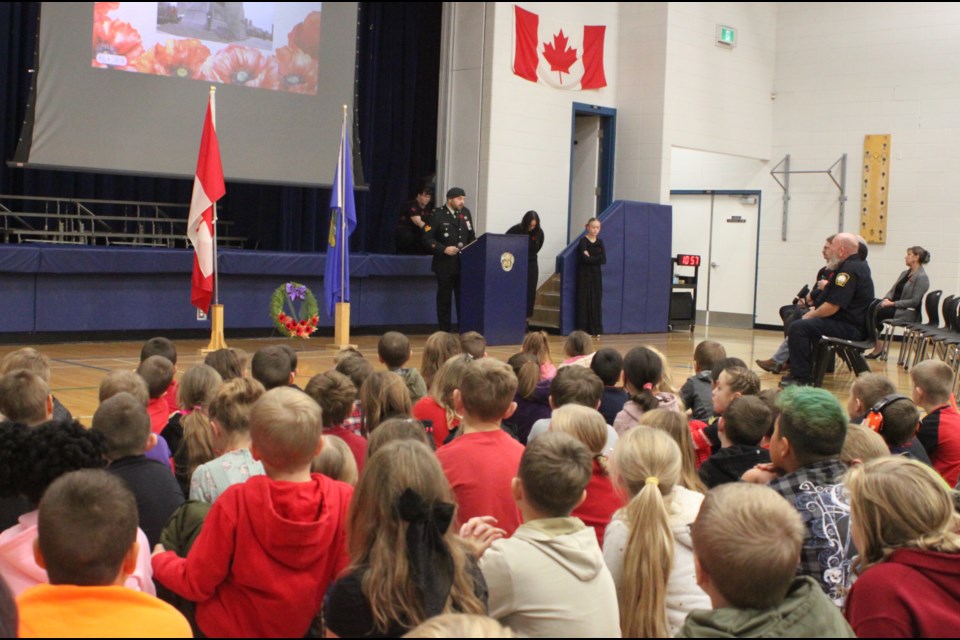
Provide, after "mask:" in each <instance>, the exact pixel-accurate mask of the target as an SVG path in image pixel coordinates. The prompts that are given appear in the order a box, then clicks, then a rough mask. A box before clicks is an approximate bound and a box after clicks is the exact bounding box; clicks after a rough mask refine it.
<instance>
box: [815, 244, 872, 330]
mask: <svg viewBox="0 0 960 640" xmlns="http://www.w3.org/2000/svg"><path fill="white" fill-rule="evenodd" d="M873 300H874V295H873V277H872V276H871V275H870V267H869V265H867V263H866V262H864V261H863V260H861V259H860V256H858V255H856V254H854V255H851V256H849V257H848V258H847V259H846V260H844V261H843V262H842V263H840V266H838V267H837V270H836V272H835V274H834V276H833V280H831V281H830V284H828V285H827V287H826V288H825V289H824V290H823V294H822V295H821V296H820V299H819V300H818V304H823V303H824V302H830V303H833V304H835V305H837V306H838V307H840V308H839V309H838V310H837V312H836V313H835V314H833V316H832V317H833V318H834V319H836V320H840V321H841V322H847V323H849V324H852V325H854V326H855V327H857V328H858V329H862V328H863V327H865V326H866V324H867V307H869V306H870V303H871V302H873Z"/></svg>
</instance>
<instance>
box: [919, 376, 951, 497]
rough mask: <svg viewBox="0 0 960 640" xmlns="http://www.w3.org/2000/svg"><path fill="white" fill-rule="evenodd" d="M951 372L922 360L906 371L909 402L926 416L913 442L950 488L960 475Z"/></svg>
mask: <svg viewBox="0 0 960 640" xmlns="http://www.w3.org/2000/svg"><path fill="white" fill-rule="evenodd" d="M953 377H954V375H953V370H952V369H951V368H950V365H948V364H947V363H946V362H943V361H942V360H924V361H923V362H921V363H920V364H918V365H915V366H914V367H913V369H911V370H910V380H911V381H912V382H913V401H914V402H915V403H916V404H917V406H918V407H920V408H921V409H923V410H924V412H926V414H927V415H925V416H924V418H923V420H921V421H920V429H919V430H918V431H917V440H919V441H920V444H921V445H923V448H924V450H925V451H926V452H927V455H928V456H929V457H930V462H931V464H932V465H933V468H934V469H936V470H937V473H939V474H940V475H941V476H943V479H944V480H946V481H947V484H948V485H950V486H951V487H955V486H956V485H957V479H958V476H960V413H958V412H957V409H956V407H955V406H954V404H953V403H952V401H951V393H952V391H953Z"/></svg>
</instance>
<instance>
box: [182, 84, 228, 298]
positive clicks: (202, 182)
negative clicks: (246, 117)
mask: <svg viewBox="0 0 960 640" xmlns="http://www.w3.org/2000/svg"><path fill="white" fill-rule="evenodd" d="M216 119H217V117H216V103H215V102H214V97H213V94H212V93H211V94H210V101H209V102H208V103H207V115H206V117H205V118H204V120H203V134H202V135H201V137H200V156H199V158H198V159H197V173H196V175H195V176H194V179H193V197H192V198H191V200H190V214H189V215H188V217H187V237H188V238H190V243H191V244H192V245H193V250H194V257H193V280H192V283H191V288H190V302H191V303H193V306H195V307H196V308H198V309H200V310H201V311H203V312H204V313H207V312H209V311H210V302H211V300H212V299H213V276H214V265H213V261H214V256H215V255H216V253H215V251H214V246H213V242H214V237H215V236H214V233H213V226H214V225H215V224H217V221H216V219H215V218H214V215H213V204H214V203H215V202H216V201H217V200H219V199H220V198H222V197H223V196H224V194H225V193H226V192H227V191H226V188H225V186H224V183H223V166H222V165H221V164H220V145H219V144H218V143H217V129H216V125H215V123H216Z"/></svg>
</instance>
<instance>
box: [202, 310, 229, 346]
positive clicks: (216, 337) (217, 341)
mask: <svg viewBox="0 0 960 640" xmlns="http://www.w3.org/2000/svg"><path fill="white" fill-rule="evenodd" d="M226 348H227V341H226V340H224V338H223V305H222V304H213V305H210V344H208V345H207V348H206V349H200V353H210V352H211V351H218V350H220V349H226Z"/></svg>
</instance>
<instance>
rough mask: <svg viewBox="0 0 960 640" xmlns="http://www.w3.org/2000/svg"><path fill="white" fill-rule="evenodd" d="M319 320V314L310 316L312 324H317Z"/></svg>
mask: <svg viewBox="0 0 960 640" xmlns="http://www.w3.org/2000/svg"><path fill="white" fill-rule="evenodd" d="M318 321H319V318H317V316H313V317H312V318H310V324H312V325H313V326H317V322H318Z"/></svg>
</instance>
